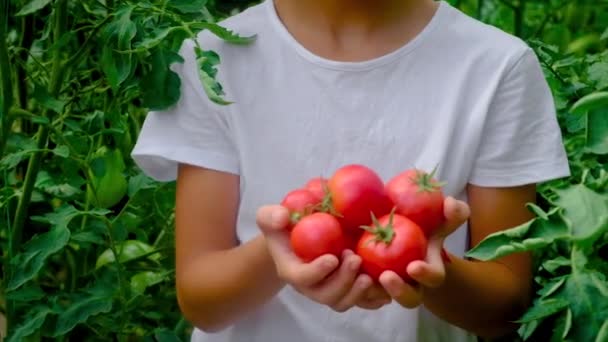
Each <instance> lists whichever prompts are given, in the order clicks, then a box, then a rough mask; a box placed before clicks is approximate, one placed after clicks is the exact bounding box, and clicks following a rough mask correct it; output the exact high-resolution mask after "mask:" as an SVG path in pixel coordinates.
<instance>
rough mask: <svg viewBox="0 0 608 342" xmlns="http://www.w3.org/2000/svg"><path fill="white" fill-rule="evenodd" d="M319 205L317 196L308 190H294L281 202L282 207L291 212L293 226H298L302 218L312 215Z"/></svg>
mask: <svg viewBox="0 0 608 342" xmlns="http://www.w3.org/2000/svg"><path fill="white" fill-rule="evenodd" d="M318 204H320V201H319V199H318V198H317V196H315V195H314V194H313V193H312V192H310V191H308V190H306V189H296V190H292V191H290V192H288V193H287V195H285V197H284V198H283V200H282V201H281V205H282V206H284V207H285V208H287V209H288V210H289V212H290V220H291V223H292V224H296V223H297V222H298V221H299V220H300V219H301V218H302V217H304V216H306V215H310V214H312V213H313V212H314V210H315V207H316V206H317V205H318Z"/></svg>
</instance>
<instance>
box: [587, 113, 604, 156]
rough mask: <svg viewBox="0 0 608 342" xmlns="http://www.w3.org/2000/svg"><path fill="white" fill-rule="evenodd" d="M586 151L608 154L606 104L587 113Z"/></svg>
mask: <svg viewBox="0 0 608 342" xmlns="http://www.w3.org/2000/svg"><path fill="white" fill-rule="evenodd" d="M585 150H586V151H588V152H591V153H595V154H608V106H606V107H605V108H602V109H593V110H590V111H589V112H588V113H587V146H586V149H585Z"/></svg>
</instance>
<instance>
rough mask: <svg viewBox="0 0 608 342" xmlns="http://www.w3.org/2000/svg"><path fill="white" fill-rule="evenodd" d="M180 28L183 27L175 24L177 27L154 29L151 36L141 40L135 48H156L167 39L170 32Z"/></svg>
mask: <svg viewBox="0 0 608 342" xmlns="http://www.w3.org/2000/svg"><path fill="white" fill-rule="evenodd" d="M178 30H182V27H179V26H175V27H164V28H157V29H155V30H153V31H152V33H151V36H150V37H146V38H145V39H144V40H142V41H141V42H139V43H137V44H135V49H136V50H137V51H146V50H151V49H152V48H154V47H156V46H157V45H159V44H160V43H162V42H163V40H165V39H167V36H168V35H169V34H170V33H172V32H174V31H178Z"/></svg>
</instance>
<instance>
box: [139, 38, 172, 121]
mask: <svg viewBox="0 0 608 342" xmlns="http://www.w3.org/2000/svg"><path fill="white" fill-rule="evenodd" d="M181 60H182V59H181V57H180V56H179V55H177V54H175V53H173V52H169V51H163V50H156V51H154V52H153V53H152V56H151V57H150V61H151V64H152V69H151V70H150V71H148V72H147V73H146V74H145V75H144V76H143V78H142V79H141V82H140V87H141V91H142V97H143V101H144V106H145V107H148V108H149V109H151V110H162V109H165V108H168V107H170V106H171V105H173V104H174V103H176V102H177V101H178V100H179V97H180V86H181V80H180V78H179V76H178V75H177V74H176V73H175V72H174V71H173V70H171V69H170V68H169V66H170V65H171V64H172V63H173V62H175V61H181Z"/></svg>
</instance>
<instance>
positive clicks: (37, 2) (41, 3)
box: [15, 0, 51, 16]
mask: <svg viewBox="0 0 608 342" xmlns="http://www.w3.org/2000/svg"><path fill="white" fill-rule="evenodd" d="M50 3H51V0H31V1H30V2H28V3H27V4H25V6H23V7H21V9H20V10H19V11H18V12H17V13H15V15H16V16H22V15H28V14H32V13H34V12H36V11H39V10H41V9H43V8H44V7H46V6H47V5H48V4H50Z"/></svg>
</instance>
